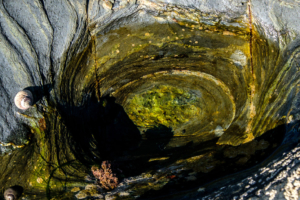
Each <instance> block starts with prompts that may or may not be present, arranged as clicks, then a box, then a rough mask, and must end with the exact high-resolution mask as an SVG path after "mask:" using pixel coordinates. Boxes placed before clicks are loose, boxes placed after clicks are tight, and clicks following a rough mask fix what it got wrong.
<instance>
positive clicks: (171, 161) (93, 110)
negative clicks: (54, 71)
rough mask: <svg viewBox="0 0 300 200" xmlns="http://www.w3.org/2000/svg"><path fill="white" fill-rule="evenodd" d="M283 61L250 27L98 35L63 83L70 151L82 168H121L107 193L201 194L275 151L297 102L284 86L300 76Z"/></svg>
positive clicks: (185, 26)
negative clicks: (76, 152) (80, 152)
mask: <svg viewBox="0 0 300 200" xmlns="http://www.w3.org/2000/svg"><path fill="white" fill-rule="evenodd" d="M136 27H139V28H136ZM250 31H252V32H251V34H250ZM276 59H277V60H276ZM281 59H282V57H281V55H280V54H279V51H278V49H277V48H276V45H273V44H272V43H271V42H267V40H266V39H264V38H263V37H261V36H260V35H259V33H258V32H256V31H255V30H250V29H249V27H226V26H221V25H215V26H213V25H207V24H201V23H200V24H196V23H195V24H193V23H189V22H184V21H182V22H181V21H176V22H174V23H169V24H164V23H158V22H155V23H154V24H151V25H138V26H137V25H135V27H134V28H133V27H131V26H128V27H126V28H124V27H120V28H117V29H113V30H110V31H107V32H105V33H99V34H98V35H97V36H96V37H94V38H93V39H92V40H91V42H90V44H89V45H88V47H87V48H86V50H85V51H84V53H83V54H82V55H79V56H78V57H77V58H75V59H74V63H72V64H71V65H70V66H69V67H68V69H67V72H68V73H66V75H68V77H69V76H70V77H71V78H69V79H67V78H64V79H63V82H62V84H65V86H68V87H64V89H65V90H64V94H68V95H67V96H68V97H67V99H72V101H73V106H72V107H62V109H61V112H62V115H63V116H65V118H66V125H67V126H68V127H69V126H72V128H70V129H71V132H72V133H71V134H72V135H74V138H75V141H77V142H78V143H76V145H77V148H78V146H80V147H81V148H82V149H86V151H89V152H90V153H89V154H87V153H86V152H85V155H84V157H85V162H87V161H89V162H100V161H101V160H103V159H105V160H112V161H114V162H115V164H116V165H117V166H118V169H121V171H122V172H119V177H121V180H123V184H121V185H122V186H121V187H120V188H121V189H120V188H119V189H116V191H115V192H112V193H109V194H107V195H112V194H113V195H112V196H116V197H119V198H129V199H131V198H133V199H134V198H142V199H143V198H158V197H159V196H165V195H166V194H172V193H176V192H178V191H185V190H191V189H192V188H201V187H202V186H203V185H205V184H208V183H210V182H211V181H213V180H216V179H218V178H221V177H223V176H225V175H228V174H232V173H236V172H240V173H242V172H241V171H242V170H244V169H247V168H250V167H252V166H254V165H256V164H258V163H261V162H262V161H263V160H265V159H266V158H267V157H268V156H270V155H271V154H272V152H274V151H275V150H276V149H278V147H279V146H280V145H281V142H282V140H283V138H284V135H285V133H286V131H287V130H286V127H285V125H284V124H285V123H286V122H287V118H289V119H291V118H292V116H291V115H290V114H288V112H287V111H288V109H287V107H289V103H290V101H291V100H292V99H293V98H292V96H293V94H295V91H294V89H293V88H294V85H295V82H293V81H288V82H285V83H283V82H282V80H284V79H290V80H292V79H291V77H292V78H296V77H297V76H298V72H297V70H296V71H295V70H293V69H292V68H291V67H289V66H290V65H293V61H292V59H289V60H290V61H288V62H287V63H286V64H285V65H284V67H283V68H282V65H281V67H279V66H278V63H280V62H281V61H280V60H281ZM285 60H286V59H285ZM276 63H277V64H276ZM262 65H263V66H264V67H261V66H262ZM277 67H278V69H277ZM276 73H277V74H280V76H275V75H274V76H272V75H271V74H276ZM267 74H270V75H267ZM282 89H283V90H284V91H285V92H280V91H281V90H282ZM289 98H290V99H289ZM282 99H285V100H284V101H282ZM70 112H71V113H72V116H70V115H69V114H68V113H70ZM287 115H289V116H287ZM74 116H75V117H74ZM87 127H88V128H87ZM82 132H85V134H84V137H83V136H82V134H81V133H82ZM87 135H89V138H88V139H86V136H87ZM83 160H84V159H83ZM124 184H125V186H124ZM120 191H123V192H124V191H127V193H126V192H125V193H126V195H125V196H126V197H125V196H124V195H123V194H124V193H120ZM203 191H205V189H203ZM122 195H123V196H122Z"/></svg>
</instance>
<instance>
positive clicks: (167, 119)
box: [125, 85, 200, 128]
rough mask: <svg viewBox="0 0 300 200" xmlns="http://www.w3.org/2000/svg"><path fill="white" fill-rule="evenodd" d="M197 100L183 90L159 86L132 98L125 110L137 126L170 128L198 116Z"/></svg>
mask: <svg viewBox="0 0 300 200" xmlns="http://www.w3.org/2000/svg"><path fill="white" fill-rule="evenodd" d="M198 98H199V97H198V96H197V95H196V94H194V93H192V92H190V91H187V90H185V89H181V88H177V87H173V86H170V85H160V86H156V87H154V88H152V89H150V90H148V91H145V92H143V93H141V94H137V95H136V96H134V97H133V98H132V99H131V100H129V103H128V105H127V106H126V107H125V110H126V112H127V113H128V116H129V118H130V119H131V120H132V121H133V122H134V123H135V124H136V125H137V126H140V127H147V128H151V127H155V126H158V125H159V124H161V125H164V126H167V127H172V126H176V125H179V124H182V123H185V122H188V121H189V120H191V118H193V117H195V116H197V115H199V113H200V108H199V106H198V104H199V101H198Z"/></svg>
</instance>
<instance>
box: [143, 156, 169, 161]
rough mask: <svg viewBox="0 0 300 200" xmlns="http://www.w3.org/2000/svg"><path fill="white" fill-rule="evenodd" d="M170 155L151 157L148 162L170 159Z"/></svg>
mask: <svg viewBox="0 0 300 200" xmlns="http://www.w3.org/2000/svg"><path fill="white" fill-rule="evenodd" d="M169 158H170V157H161V158H150V159H149V161H148V162H153V161H159V160H168V159H169Z"/></svg>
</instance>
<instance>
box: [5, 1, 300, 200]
mask: <svg viewBox="0 0 300 200" xmlns="http://www.w3.org/2000/svg"><path fill="white" fill-rule="evenodd" d="M299 6H300V3H299V1H297V0H281V1H277V0H269V1H267V0H263V1H261V0H249V1H244V0H223V1H219V0H213V1H197V0H182V1H175V0H174V1H172V0H166V1H164V0H161V1H159V0H157V1H155V0H153V1H149V0H136V1H133V0H126V1H125V0H114V1H109V0H104V1H98V0H97V1H96V0H90V1H88V0H60V1H58V0H57V1H56V0H23V1H19V0H1V1H0V64H1V67H2V70H1V71H0V94H1V106H0V145H1V146H0V154H1V157H0V161H1V166H0V174H1V178H0V185H1V188H2V189H4V188H7V187H10V186H12V185H20V186H22V187H23V188H24V191H25V193H26V192H28V195H29V196H26V198H27V197H28V198H29V199H30V198H31V196H30V195H32V194H36V195H39V194H40V195H41V197H40V198H45V197H47V198H48V199H49V198H50V197H52V196H51V195H52V194H53V193H54V191H55V192H61V191H64V189H65V186H67V188H69V189H70V190H71V188H73V187H75V186H81V187H83V185H84V181H83V180H84V177H85V175H86V172H87V169H88V168H89V165H91V164H94V163H95V162H96V163H97V162H98V163H99V162H100V161H102V160H104V159H106V160H116V161H118V162H124V163H125V164H124V163H123V164H124V165H127V166H130V165H135V164H136V163H143V165H141V166H139V167H140V169H138V167H136V168H137V170H136V173H132V174H130V173H128V174H126V179H124V180H125V182H126V180H130V178H128V177H130V176H132V177H133V179H134V180H139V177H140V176H139V175H138V174H139V173H140V174H141V173H143V172H147V173H150V171H151V170H152V171H151V174H152V175H153V176H151V177H150V178H149V177H146V178H145V177H142V178H141V179H142V181H141V182H142V183H143V184H146V183H147V184H148V183H149V186H148V187H149V188H150V189H151V190H159V189H161V188H163V187H164V186H165V185H167V184H168V183H170V182H171V180H173V179H174V180H176V179H175V178H174V177H175V176H178V177H180V176H185V175H184V173H183V174H180V173H179V174H175V172H174V170H175V169H176V170H177V169H178V170H179V169H180V168H185V167H186V166H188V165H187V164H186V165H184V164H183V165H182V163H188V164H189V163H193V164H195V163H194V160H196V161H197V162H199V163H200V164H199V163H198V164H197V163H196V164H195V166H193V168H192V170H194V171H193V172H190V171H188V172H189V173H191V174H190V175H188V176H187V177H185V178H184V177H183V178H184V179H185V180H187V181H197V177H199V176H197V173H208V172H210V171H211V170H212V169H216V170H217V169H218V166H219V167H220V166H221V165H222V164H223V163H224V162H225V160H226V159H227V158H226V159H225V158H224V159H223V158H222V159H223V160H222V159H220V160H216V159H215V158H216V157H218V156H215V155H219V154H220V152H222V151H223V150H224V148H225V149H226V148H227V146H226V145H232V146H238V145H243V144H245V143H248V142H251V141H255V140H254V139H255V138H256V137H259V136H263V135H264V134H265V133H268V132H272V131H273V132H276V131H277V132H283V133H285V135H284V138H283V140H282V143H281V144H280V145H279V144H278V143H277V144H270V148H271V147H272V148H273V150H275V151H274V153H272V154H269V156H268V157H267V158H264V159H263V160H264V161H263V162H261V160H259V162H260V163H258V165H255V166H254V167H252V168H250V169H247V170H246V171H236V172H235V173H234V174H231V175H228V176H225V177H223V178H221V179H216V180H214V181H213V182H210V183H208V181H205V182H203V184H202V185H201V187H200V188H199V187H198V188H197V189H195V188H192V189H188V190H187V189H186V188H185V189H184V190H182V191H179V193H176V191H174V192H173V193H172V195H171V196H170V195H169V194H164V195H165V196H164V197H162V198H164V199H166V198H169V199H172V198H173V199H196V198H199V199H249V198H252V199H284V198H285V199H297V198H298V189H299V187H300V182H299V181H300V180H299V179H300V176H299V170H298V166H299V161H298V160H299V152H300V149H299V146H296V147H295V145H296V144H297V143H298V139H299V135H298V132H299V131H298V123H299V122H298V120H299V119H300V115H299V103H300V100H299V98H300V97H299V85H298V82H299V80H300V79H299V75H300V74H299V63H300V60H299V59H300V57H299V55H300V54H299V39H300V27H299V25H298V24H299V18H300V16H299V15H300V14H299V13H300V12H299V11H300V8H299ZM157 85H165V86H166V87H169V86H170V85H171V86H172V87H178V88H179V90H176V92H174V93H167V94H166V91H165V90H163V89H161V88H166V87H161V88H159V87H157V88H156V89H153V87H155V86H157ZM176 85H177V86H176ZM23 89H28V90H30V91H31V92H32V93H33V95H34V100H35V106H33V108H30V109H29V110H27V111H22V110H19V109H18V108H17V107H16V106H15V105H14V103H13V99H14V97H15V95H16V94H17V92H19V91H21V90H23ZM152 89H153V90H152ZM180 89H181V90H182V89H184V90H187V92H186V93H184V92H180V91H181V90H180ZM153 91H154V93H155V94H153ZM174 91H175V89H174ZM147 92H148V93H147ZM144 94H147V95H148V96H147V95H144ZM152 94H153V95H152ZM187 94H189V95H187ZM151 95H152V96H151ZM180 95H181V96H180ZM145 96H147V98H149V99H147V100H140V99H139V98H142V97H143V98H145ZM190 96H191V97H190ZM136 97H139V98H136ZM159 97H164V98H167V99H168V98H170V99H172V102H175V103H174V104H176V106H179V108H178V107H176V112H177V111H178V110H180V109H183V110H186V107H180V105H183V104H186V102H193V106H195V110H196V111H195V113H198V114H197V116H198V118H191V116H192V115H195V114H194V112H193V114H189V113H185V114H184V115H182V116H183V117H182V119H178V120H177V119H176V115H177V116H178V114H177V113H175V114H174V113H172V106H173V104H172V103H171V104H172V105H170V104H168V103H169V102H170V101H167V100H166V102H167V103H165V104H160V105H159V106H160V108H161V107H163V106H164V105H167V107H168V110H167V113H164V109H155V106H157V105H156V104H155V102H157V101H156V100H153V99H156V98H159ZM190 98H192V99H190ZM132 99H137V100H136V102H133V101H132ZM144 102H148V104H147V105H146V103H144ZM149 102H150V103H149ZM210 102H214V103H210ZM134 104H137V106H136V107H135V106H134ZM154 104H155V105H154ZM149 105H150V107H151V109H153V110H151V109H148V108H147V106H149ZM185 106H186V105H185ZM197 106H198V107H197ZM136 108H141V110H140V109H138V110H134V109H136ZM216 108H217V109H216ZM143 109H144V111H143ZM147 109H148V110H147ZM149 110H150V111H149ZM174 110H175V109H174ZM199 110H200V111H199ZM181 112H184V111H181ZM136 113H142V114H136ZM145 113H146V114H145ZM136 115H139V117H141V116H144V117H145V122H147V123H148V122H151V123H148V124H150V125H151V126H149V127H148V124H146V123H144V124H143V123H140V124H143V126H138V127H137V126H136V125H137V124H138V122H137V121H135V116H136ZM166 115H167V117H166ZM162 116H163V117H162ZM146 117H148V118H146ZM168 119H170V120H169V121H164V122H163V120H168ZM199 121H201V122H202V124H199V123H198V122H199ZM145 124H146V125H145ZM160 125H163V126H160ZM165 125H167V126H168V127H166V126H165ZM282 127H283V128H282ZM273 132H272V134H273ZM274 137H275V136H274ZM270 140H271V139H270ZM279 140H280V139H278V141H279ZM211 141H212V142H211ZM260 141H261V140H260ZM272 141H273V140H272ZM278 141H277V142H278ZM205 142H207V143H205ZM256 142H257V141H256ZM216 143H217V144H218V145H216ZM272 145H273V146H272ZM277 146H279V147H277ZM264 148H267V147H264ZM264 148H261V149H259V150H262V149H264ZM136 149H138V150H136ZM206 151H208V152H210V153H207V152H206ZM180 152H186V153H184V155H182V154H180ZM205 153H207V154H205ZM259 153H262V152H259ZM253 154H254V153H248V154H247V153H242V154H241V155H243V156H244V157H237V158H236V159H237V160H235V161H236V163H244V164H245V163H246V165H247V164H248V163H247V162H248V160H249V162H250V161H251V159H250V157H252V158H253ZM197 156H198V157H197ZM255 156H256V154H255ZM157 157H160V158H157ZM229 157H230V156H229ZM201 159H202V160H201ZM238 159H239V160H238ZM165 160H167V161H165ZM148 161H149V162H148ZM151 161H155V163H158V164H157V165H155V166H154V167H153V168H151V170H150V168H147V170H145V171H143V167H144V166H147V165H148V163H150V162H151ZM196 161H195V162H196ZM229 162H230V161H229ZM251 162H252V161H251ZM253 162H255V160H254V161H253ZM237 165H238V164H237ZM249 165H250V164H249ZM149 166H150V164H149ZM151 166H152V165H151ZM197 166H198V167H197ZM203 166H204V167H203ZM251 166H253V165H251ZM129 168H130V167H129ZM204 168H205V169H204ZM245 168H246V167H245ZM245 168H244V169H245ZM145 169H146V168H145ZM189 170H191V169H189ZM169 173H172V174H171V175H170V174H169ZM224 173H225V172H224ZM162 174H164V175H165V177H163V178H161V177H162ZM225 174H226V173H225ZM223 175H224V174H223ZM143 178H144V179H143ZM154 180H155V181H154ZM149 181H150V182H149ZM151 181H152V182H151ZM129 182H130V181H129ZM138 182H139V181H136V182H135V184H138ZM179 182H180V181H179ZM195 183H196V182H195ZM129 185H130V184H128V185H126V184H125V185H123V186H122V185H121V186H120V188H117V190H116V192H115V193H114V192H112V193H106V197H107V198H108V197H110V196H113V195H118V196H119V197H122V196H131V197H132V198H133V199H134V198H139V197H144V198H147V197H149V198H150V197H151V196H147V195H145V196H142V195H144V194H143V193H142V194H135V193H134V192H132V191H136V190H134V189H132V188H130V187H131V186H130V187H129ZM141 185H142V184H141ZM141 187H143V190H140V191H143V192H145V193H146V192H147V191H148V190H150V189H149V188H148V189H147V187H144V186H141ZM128 188H129V189H128ZM131 189H132V191H131ZM135 189H139V188H138V187H137V188H135ZM51 192H52V193H51ZM177 192H178V191H177ZM124 194H126V195H124ZM158 196H162V194H159V195H158ZM66 198H67V197H66ZM157 198H158V197H157Z"/></svg>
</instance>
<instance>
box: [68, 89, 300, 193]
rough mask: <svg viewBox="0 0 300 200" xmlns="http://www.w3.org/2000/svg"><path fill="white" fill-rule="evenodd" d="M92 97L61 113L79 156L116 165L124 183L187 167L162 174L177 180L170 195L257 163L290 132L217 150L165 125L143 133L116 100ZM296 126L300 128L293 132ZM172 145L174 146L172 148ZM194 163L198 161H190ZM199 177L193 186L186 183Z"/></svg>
mask: <svg viewBox="0 0 300 200" xmlns="http://www.w3.org/2000/svg"><path fill="white" fill-rule="evenodd" d="M93 96H94V97H93V98H90V99H89V100H88V101H87V103H85V106H82V107H64V108H62V109H64V111H65V112H64V116H63V117H64V119H65V122H66V125H67V127H68V128H69V129H70V131H71V136H72V137H73V141H74V144H73V150H74V153H75V155H76V157H77V158H78V159H79V160H80V161H81V162H83V163H86V164H88V165H91V164H95V163H98V164H100V163H101V161H103V160H110V161H113V162H114V163H115V164H116V165H117V167H118V168H119V169H120V170H122V174H119V175H121V176H120V177H123V178H126V177H132V176H137V175H140V174H142V173H144V172H148V173H149V172H151V171H152V172H155V171H157V170H159V169H162V168H168V167H170V166H173V165H174V163H179V164H178V165H180V164H183V165H185V166H187V167H185V168H186V169H185V170H184V171H183V172H182V176H183V178H179V177H176V176H172V175H173V174H172V173H171V172H170V174H164V176H166V177H170V176H172V177H175V178H174V179H173V178H172V180H170V181H169V182H168V184H167V185H165V186H164V188H163V189H162V190H161V191H162V193H163V192H164V191H165V192H167V193H169V192H170V193H172V191H173V190H174V188H175V189H176V188H177V187H178V184H176V182H180V183H181V182H182V183H186V184H185V185H181V184H179V185H181V186H180V188H177V189H180V190H182V189H190V188H193V187H194V186H195V185H198V186H199V184H200V185H201V184H206V183H209V182H210V181H212V180H213V179H217V178H220V177H222V176H225V175H228V174H232V173H236V172H238V171H241V170H244V169H247V168H249V167H251V166H254V165H256V164H258V163H259V162H261V161H263V160H265V159H266V158H267V157H268V156H269V155H270V154H272V152H274V150H275V149H277V148H278V146H280V144H281V142H282V140H283V137H284V133H285V132H287V131H286V129H289V127H291V125H289V126H286V125H281V126H278V127H277V128H275V129H273V130H270V131H268V132H267V133H265V134H263V135H262V136H260V137H258V138H256V139H255V140H253V141H251V142H249V143H246V144H243V145H240V146H237V147H233V146H227V145H217V144H216V142H217V140H218V138H216V139H213V140H210V141H206V142H201V143H196V142H194V141H193V137H194V136H191V138H189V137H174V135H173V131H172V129H171V128H169V127H166V126H163V125H159V126H157V127H153V128H150V129H148V130H146V131H145V132H144V133H142V134H141V133H140V131H139V130H138V128H137V127H136V125H135V124H134V123H133V122H132V121H131V120H130V118H129V117H128V115H127V114H126V112H125V111H124V109H123V107H122V106H121V105H119V104H117V103H115V98H113V97H108V96H106V97H103V98H101V99H100V101H98V100H97V98H96V97H95V95H93ZM296 126H297V123H295V126H293V127H296ZM294 129H297V128H294ZM182 140H186V141H187V142H186V143H185V144H184V145H182V143H180V142H178V144H181V145H176V144H177V143H176V141H182ZM170 143H173V145H171V146H170ZM174 144H175V145H174ZM191 158H196V159H195V160H193V159H192V160H189V159H191ZM195 172H196V174H195V175H194V176H195V177H196V180H195V181H187V179H185V178H184V177H185V176H188V174H189V173H195ZM196 182H197V184H196ZM174 185H177V186H174ZM158 193H160V192H159V191H149V192H147V193H145V194H144V197H146V198H148V197H151V196H152V195H154V196H157V195H162V194H158Z"/></svg>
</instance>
